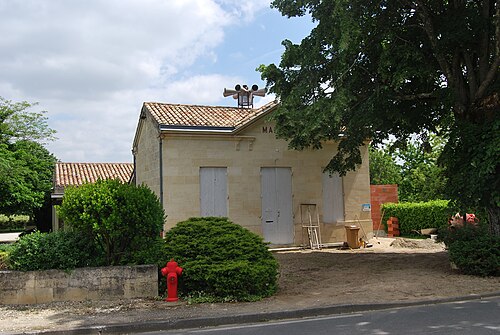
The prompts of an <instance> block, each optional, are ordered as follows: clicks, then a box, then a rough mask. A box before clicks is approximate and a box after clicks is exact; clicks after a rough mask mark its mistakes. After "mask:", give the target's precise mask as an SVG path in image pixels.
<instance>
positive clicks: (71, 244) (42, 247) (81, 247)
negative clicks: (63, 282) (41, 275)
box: [9, 231, 103, 271]
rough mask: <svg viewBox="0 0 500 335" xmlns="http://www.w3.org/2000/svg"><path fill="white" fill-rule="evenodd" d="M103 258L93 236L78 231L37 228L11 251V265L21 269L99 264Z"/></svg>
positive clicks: (68, 267)
mask: <svg viewBox="0 0 500 335" xmlns="http://www.w3.org/2000/svg"><path fill="white" fill-rule="evenodd" d="M102 260H103V257H102V254H100V253H99V250H98V249H97V247H96V245H95V243H94V241H93V239H92V237H91V236H88V235H85V234H82V233H81V232H76V231H58V232H54V233H41V232H38V231H37V232H34V233H32V234H28V235H25V236H23V237H21V238H20V239H19V241H17V242H16V243H14V244H13V245H12V247H11V249H10V251H9V267H10V268H11V269H13V270H20V271H34V270H48V269H62V270H67V269H74V268H78V267H85V266H98V265H102Z"/></svg>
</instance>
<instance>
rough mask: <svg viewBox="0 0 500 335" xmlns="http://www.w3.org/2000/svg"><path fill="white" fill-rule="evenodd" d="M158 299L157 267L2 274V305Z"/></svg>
mask: <svg viewBox="0 0 500 335" xmlns="http://www.w3.org/2000/svg"><path fill="white" fill-rule="evenodd" d="M157 295H158V267H157V266H156V265H139V266H113V267H98V268H79V269H74V270H71V271H62V270H47V271H27V272H22V271H0V304H38V303H48V302H53V301H84V300H114V299H131V298H147V297H155V296H157Z"/></svg>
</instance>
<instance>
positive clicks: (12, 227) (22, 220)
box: [0, 214, 29, 233]
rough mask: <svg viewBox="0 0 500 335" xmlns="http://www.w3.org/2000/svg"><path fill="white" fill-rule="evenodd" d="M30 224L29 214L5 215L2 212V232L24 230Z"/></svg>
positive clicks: (0, 229) (0, 219)
mask: <svg viewBox="0 0 500 335" xmlns="http://www.w3.org/2000/svg"><path fill="white" fill-rule="evenodd" d="M28 224H29V216H27V215H12V216H5V215H2V214H0V232H3V233H9V232H17V231H23V230H24V227H25V226H27V225H28Z"/></svg>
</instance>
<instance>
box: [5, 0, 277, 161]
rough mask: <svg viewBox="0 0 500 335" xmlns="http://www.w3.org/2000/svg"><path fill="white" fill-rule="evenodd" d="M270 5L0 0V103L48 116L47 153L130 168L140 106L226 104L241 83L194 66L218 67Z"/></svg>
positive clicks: (263, 1)
mask: <svg viewBox="0 0 500 335" xmlns="http://www.w3.org/2000/svg"><path fill="white" fill-rule="evenodd" d="M267 7H269V1H267V0H254V1H252V2H244V1H236V0H167V1H165V0H87V1H67V0H23V1H16V0H3V1H1V2H0V16H1V17H2V20H0V32H1V34H0V49H1V50H2V52H1V53H0V90H1V91H0V95H1V96H4V97H5V98H7V99H11V100H28V101H32V102H35V101H38V102H40V105H39V106H38V107H39V108H40V109H44V110H48V111H49V123H50V125H51V127H52V128H54V129H56V130H57V131H58V134H57V136H58V138H59V140H57V141H56V142H54V143H52V144H50V145H49V150H51V151H52V152H54V153H55V154H56V156H57V157H58V158H60V159H62V160H64V161H103V162H106V161H108V162H109V161H130V160H131V159H132V158H131V154H130V148H131V145H132V140H133V136H134V132H135V127H136V124H137V118H138V115H139V110H140V108H141V105H142V102H143V101H166V102H178V103H192V104H220V103H222V102H224V101H223V98H222V89H223V88H224V87H232V86H233V85H234V83H236V82H243V81H244V80H242V79H241V78H235V77H227V76H224V75H222V74H217V73H214V71H210V69H208V71H207V70H206V69H205V71H206V72H208V74H207V73H204V74H200V73H196V71H195V70H193V69H192V68H193V65H194V64H196V63H197V62H199V61H200V59H203V60H206V61H208V62H209V63H212V64H215V63H216V62H217V59H218V55H217V54H216V53H215V51H214V50H215V49H216V48H217V47H218V46H220V45H221V44H222V43H223V41H224V36H225V31H226V30H227V29H233V28H234V27H237V26H239V25H242V24H245V22H246V23H248V22H250V21H251V20H253V19H254V18H255V17H256V15H258V14H257V13H258V12H259V11H261V10H262V9H263V8H267ZM242 22H243V23H242ZM224 104H226V105H227V104H231V102H227V103H224ZM38 107H36V108H38Z"/></svg>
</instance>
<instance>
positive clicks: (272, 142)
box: [136, 121, 372, 245]
mask: <svg viewBox="0 0 500 335" xmlns="http://www.w3.org/2000/svg"><path fill="white" fill-rule="evenodd" d="M272 129H274V124H272V123H267V122H265V121H261V122H258V123H256V124H255V125H254V126H252V127H251V128H249V129H247V130H245V131H244V132H243V133H241V134H238V136H231V135H223V134H221V135H202V134H198V135H189V134H179V135H178V134H163V135H162V136H163V189H164V199H163V205H164V209H165V213H166V214H167V220H166V223H165V229H166V230H168V229H169V228H171V227H173V226H174V225H175V224H176V223H177V222H179V221H182V220H186V219H187V218H189V217H194V216H200V188H199V180H200V179H199V178H200V176H199V173H200V172H199V170H200V167H227V180H228V185H227V186H228V206H227V208H228V217H229V218H230V219H231V220H232V221H233V222H235V223H238V224H241V225H242V226H244V227H246V228H248V229H250V230H252V231H254V232H256V233H258V234H260V235H262V228H261V186H260V183H261V176H260V173H261V168H262V167H290V168H291V169H292V173H293V175H292V192H293V213H294V223H295V244H297V245H298V244H302V242H303V241H304V236H303V235H304V234H303V231H302V226H301V223H300V204H301V203H315V204H317V205H318V209H319V214H320V221H322V208H323V203H322V201H323V199H322V171H323V168H324V167H325V166H326V165H327V164H328V162H329V161H330V159H331V157H332V156H333V155H334V154H335V152H336V150H337V145H336V144H335V143H333V142H332V143H326V144H325V145H324V147H323V149H322V150H304V151H295V150H289V149H288V143H287V142H286V141H284V140H279V139H276V137H275V134H274V132H273V131H272ZM146 134H147V132H143V134H142V135H143V136H147V135H146ZM152 140H154V138H153V136H151V137H149V138H148V139H144V141H152ZM138 153H139V154H140V150H139V152H138ZM141 157H144V156H141V155H138V156H137V161H136V164H137V165H138V166H139V165H143V164H145V163H144V162H141V160H142V158H141ZM362 157H363V164H362V166H361V167H360V168H359V169H358V170H357V171H355V172H351V173H348V174H347V176H345V177H344V178H343V187H344V194H345V196H344V206H345V209H344V211H345V220H344V221H339V222H337V223H331V224H322V225H321V230H322V240H323V242H324V243H325V242H340V241H345V238H346V237H345V228H344V226H345V225H346V224H357V225H359V224H362V225H363V228H364V229H365V231H369V232H371V231H372V222H371V217H370V213H369V212H363V211H362V204H366V203H370V185H369V182H370V180H369V179H370V177H369V170H368V150H367V147H364V148H362ZM137 176H138V183H145V184H147V185H150V183H151V185H152V186H153V189H154V188H156V187H157V186H156V184H157V182H154V181H151V180H147V179H146V178H144V177H142V176H141V174H140V173H138V175H137Z"/></svg>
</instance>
